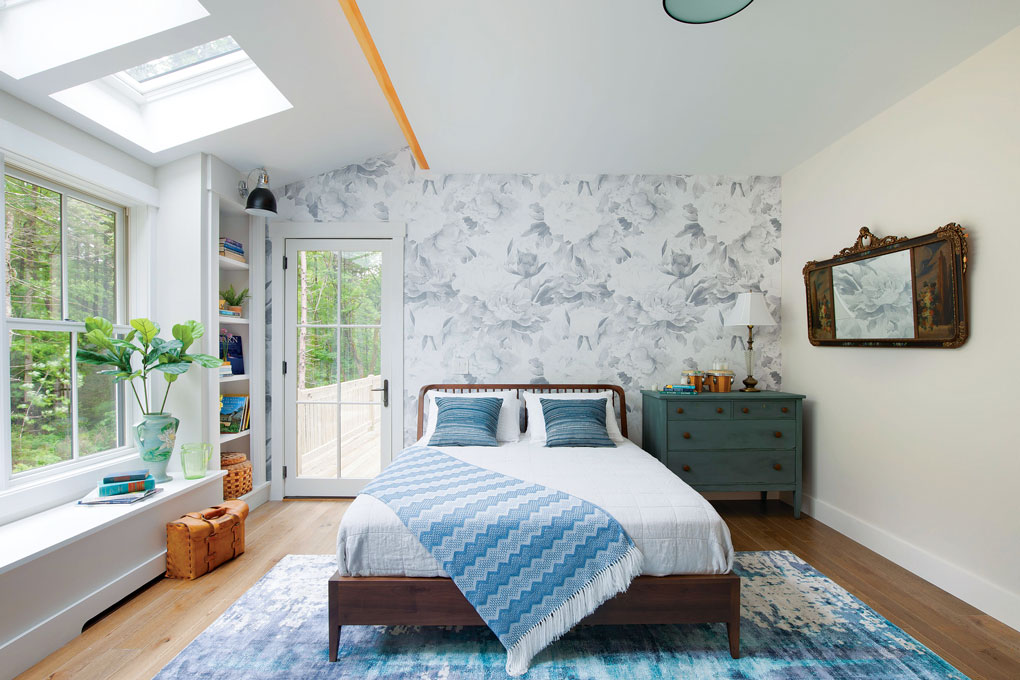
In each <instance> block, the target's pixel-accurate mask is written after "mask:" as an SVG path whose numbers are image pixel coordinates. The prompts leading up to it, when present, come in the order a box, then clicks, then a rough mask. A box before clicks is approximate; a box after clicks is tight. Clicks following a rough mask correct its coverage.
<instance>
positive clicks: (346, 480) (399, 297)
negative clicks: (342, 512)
mask: <svg viewBox="0 0 1020 680" xmlns="http://www.w3.org/2000/svg"><path fill="white" fill-rule="evenodd" d="M401 246H402V243H401V242H400V241H397V240H395V239H350V238H287V239H286V247H285V255H286V259H285V260H284V262H285V265H284V266H285V269H284V272H285V284H284V285H285V287H284V304H283V307H284V324H285V338H284V340H285V350H284V357H285V359H284V360H285V362H286V363H285V365H284V371H285V373H284V387H285V399H284V409H285V425H284V429H285V431H284V436H285V441H284V447H285V455H284V465H285V466H286V471H285V475H284V495H286V496H353V495H355V494H357V493H358V492H359V491H360V490H361V488H362V487H363V486H365V484H367V483H368V482H369V481H370V480H371V479H372V478H374V477H375V476H376V475H377V474H379V472H380V470H382V468H383V467H384V466H385V465H386V464H387V463H388V462H389V461H390V460H391V458H392V456H393V448H394V447H395V446H399V445H400V438H401V434H400V427H399V426H400V423H399V420H400V419H399V417H398V416H399V414H400V412H401V404H400V399H401V395H400V393H399V392H397V391H395V389H394V388H395V387H399V386H400V385H399V382H400V381H399V374H400V373H401V372H402V371H403V351H402V349H403V345H402V338H401V335H402V333H401V324H402V320H403V311H402V307H403V281H402V279H403V262H402V248H401Z"/></svg>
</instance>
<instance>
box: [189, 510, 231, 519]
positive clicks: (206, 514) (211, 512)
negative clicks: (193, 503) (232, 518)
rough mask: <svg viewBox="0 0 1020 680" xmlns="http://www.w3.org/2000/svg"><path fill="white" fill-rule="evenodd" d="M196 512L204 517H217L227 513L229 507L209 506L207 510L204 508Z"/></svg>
mask: <svg viewBox="0 0 1020 680" xmlns="http://www.w3.org/2000/svg"><path fill="white" fill-rule="evenodd" d="M194 514H196V515H198V516H199V517H201V518H202V519H216V518H217V517H222V516H223V515H225V514H227V509H226V508H208V509H206V510H203V511H202V512H196V513H194Z"/></svg>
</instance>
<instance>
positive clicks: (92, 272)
mask: <svg viewBox="0 0 1020 680" xmlns="http://www.w3.org/2000/svg"><path fill="white" fill-rule="evenodd" d="M65 200H66V201H67V222H68V223H67V243H66V246H67V303H68V313H69V316H70V318H71V319H73V320H75V321H84V320H85V319H86V318H87V317H90V316H102V317H105V318H107V319H111V320H116V318H117V276H116V271H117V266H116V264H117V263H116V236H117V214H116V213H115V212H113V211H112V210H107V209H106V208H100V207H99V206H97V205H92V204H91V203H86V202H85V201H79V200H78V199H77V198H74V197H67V198H66V199H65Z"/></svg>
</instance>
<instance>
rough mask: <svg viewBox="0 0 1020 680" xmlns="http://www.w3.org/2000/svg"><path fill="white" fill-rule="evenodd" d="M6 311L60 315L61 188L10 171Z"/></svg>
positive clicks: (40, 316) (35, 315)
mask: <svg viewBox="0 0 1020 680" xmlns="http://www.w3.org/2000/svg"><path fill="white" fill-rule="evenodd" d="M4 180H5V184H4V186H5V194H4V195H5V197H6V208H7V210H6V219H5V221H6V227H7V253H6V258H7V260H6V264H7V267H6V269H7V273H6V279H7V310H6V312H7V315H8V316H13V317H20V318H25V319H61V318H63V315H62V314H61V293H60V288H61V278H60V276H61V274H60V194H58V193H57V192H55V191H50V190H49V189H46V188H43V187H41V186H37V185H35V184H32V183H31V182H26V181H24V180H21V179H18V178H16V177H11V176H9V175H8V176H6V177H5V178H4Z"/></svg>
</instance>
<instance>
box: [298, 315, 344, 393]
mask: <svg viewBox="0 0 1020 680" xmlns="http://www.w3.org/2000/svg"><path fill="white" fill-rule="evenodd" d="M297 362H298V365H297V371H298V373H297V380H298V396H297V398H298V401H332V402H335V401H336V399H337V397H336V328H298V329H297Z"/></svg>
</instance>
